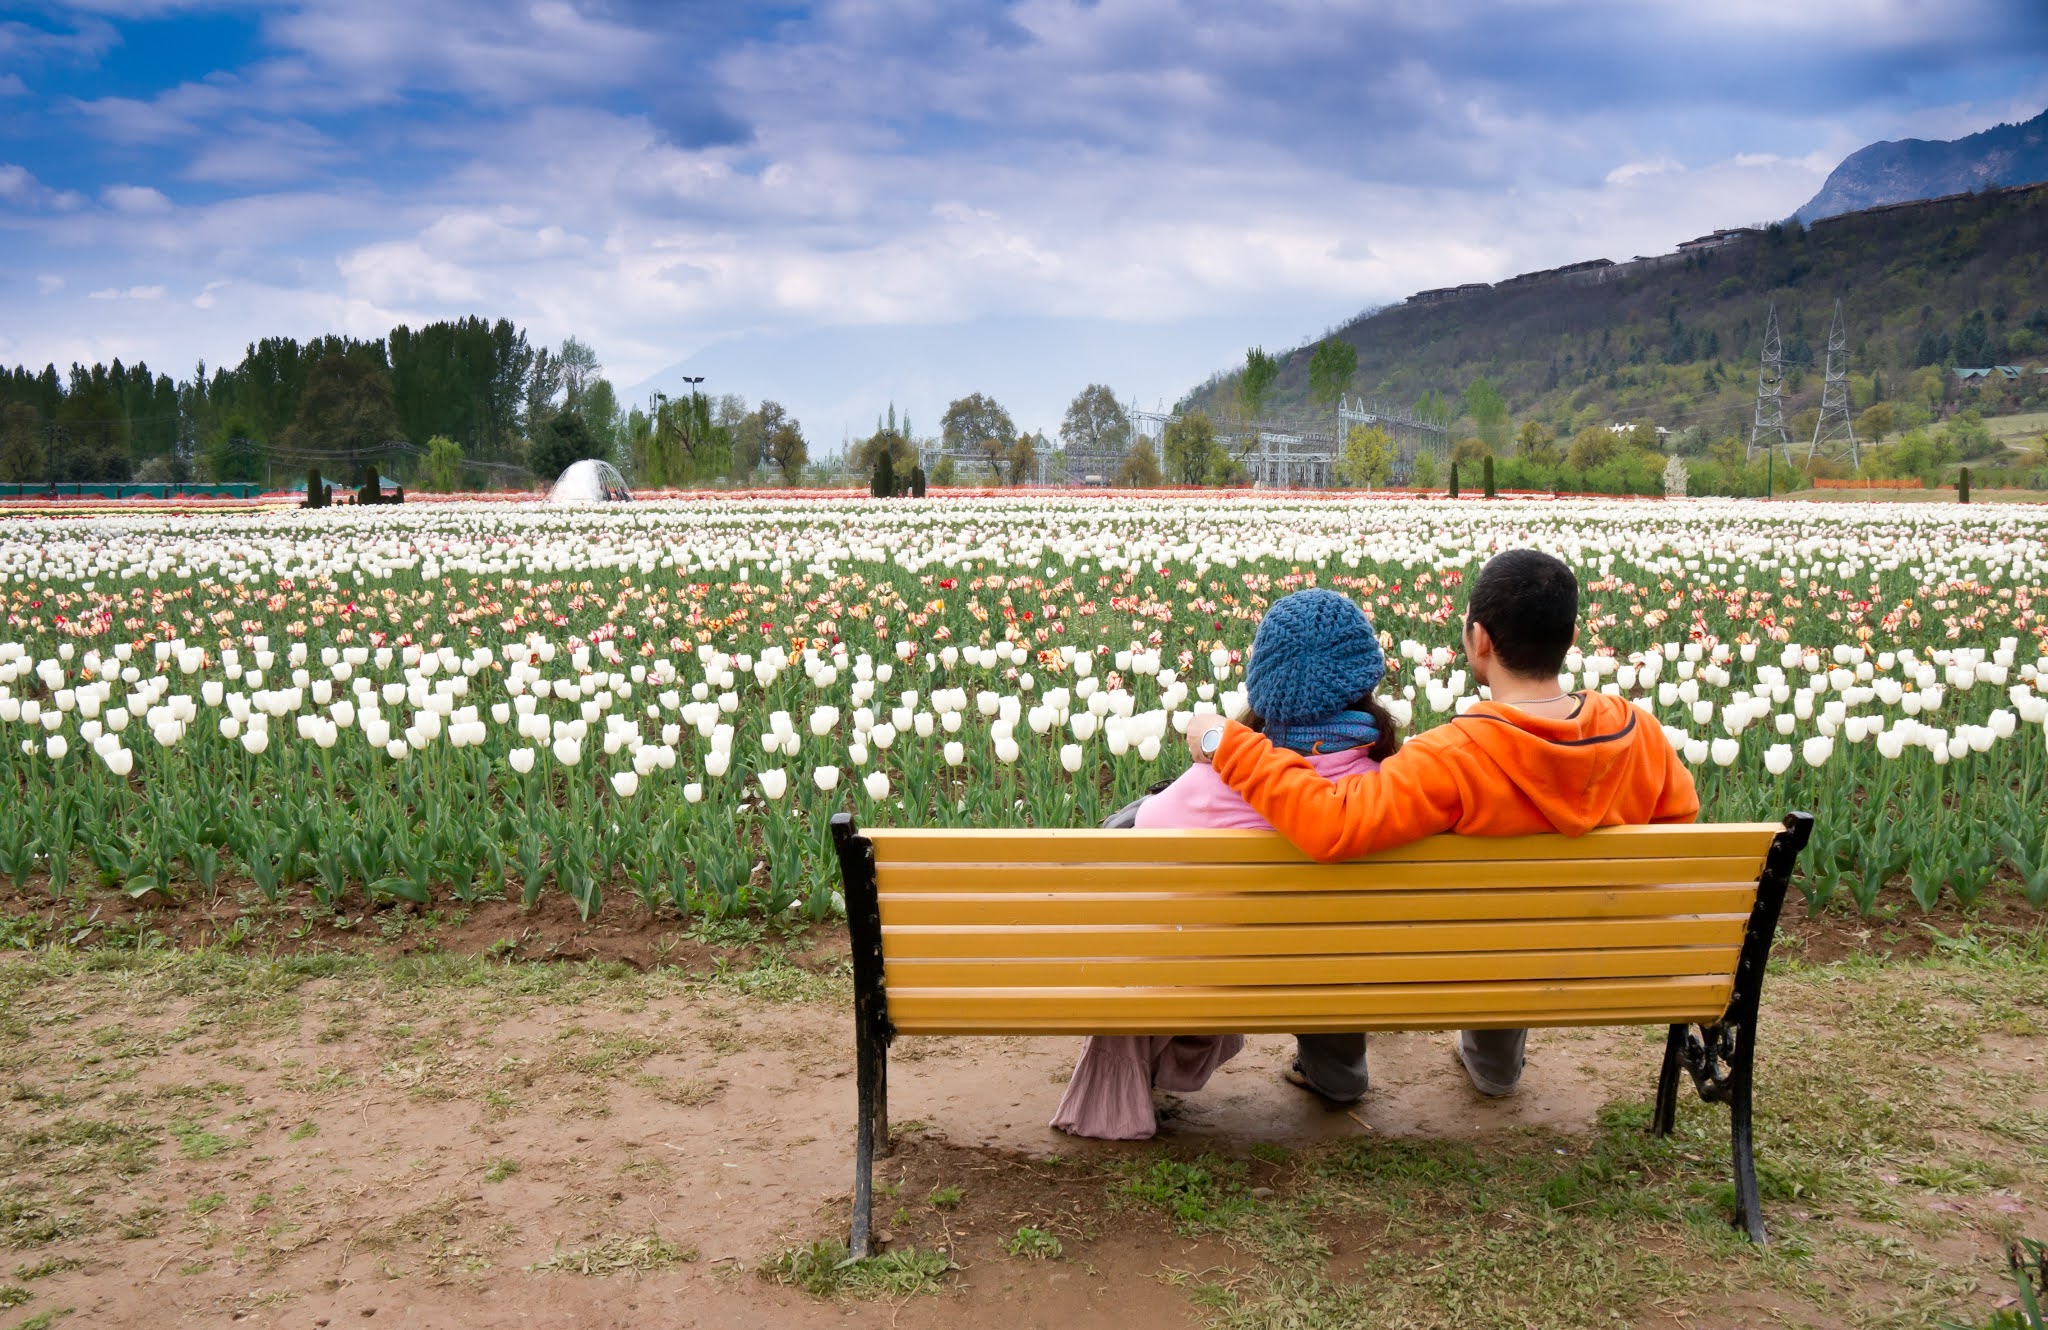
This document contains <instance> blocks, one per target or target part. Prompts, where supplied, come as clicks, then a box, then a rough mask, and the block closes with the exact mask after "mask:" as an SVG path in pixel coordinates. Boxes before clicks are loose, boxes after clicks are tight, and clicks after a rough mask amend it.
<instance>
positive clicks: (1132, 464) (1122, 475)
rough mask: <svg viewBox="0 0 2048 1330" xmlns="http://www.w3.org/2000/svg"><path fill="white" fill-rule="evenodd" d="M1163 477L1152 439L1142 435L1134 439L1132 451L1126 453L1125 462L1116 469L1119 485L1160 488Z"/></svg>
mask: <svg viewBox="0 0 2048 1330" xmlns="http://www.w3.org/2000/svg"><path fill="white" fill-rule="evenodd" d="M1163 479H1164V477H1163V476H1162V475H1161V474H1160V471H1159V455H1158V454H1157V453H1155V452H1153V451H1152V440H1150V439H1147V438H1142V437H1141V438H1138V439H1135V440H1133V441H1132V443H1131V447H1130V451H1128V452H1126V453H1125V454H1124V460H1123V463H1122V464H1121V465H1120V466H1118V467H1117V469H1116V483H1117V485H1118V487H1120V488H1122V489H1128V490H1150V489H1158V488H1159V485H1160V482H1161V481H1162V480H1163Z"/></svg>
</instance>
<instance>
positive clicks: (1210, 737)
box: [1202, 725, 1223, 762]
mask: <svg viewBox="0 0 2048 1330" xmlns="http://www.w3.org/2000/svg"><path fill="white" fill-rule="evenodd" d="M1222 746H1223V727H1222V726H1221V725H1218V726H1217V727H1216V728H1215V729H1213V730H1209V731H1207V732H1205V733H1204V734H1203V735H1202V760H1203V761H1204V762H1213V761H1215V760H1216V750H1217V749H1219V748H1221V747H1222Z"/></svg>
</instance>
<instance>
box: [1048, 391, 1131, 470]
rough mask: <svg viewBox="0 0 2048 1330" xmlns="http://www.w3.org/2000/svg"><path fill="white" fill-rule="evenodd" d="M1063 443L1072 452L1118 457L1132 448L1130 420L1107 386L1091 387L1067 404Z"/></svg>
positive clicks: (1063, 426)
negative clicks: (1107, 454)
mask: <svg viewBox="0 0 2048 1330" xmlns="http://www.w3.org/2000/svg"><path fill="white" fill-rule="evenodd" d="M1060 443H1061V445H1062V446H1064V447H1065V448H1066V449H1067V450H1068V451H1070V452H1077V453H1109V454H1112V455H1114V454H1117V453H1121V452H1123V451H1124V449H1126V448H1128V447H1130V443H1131V416H1130V413H1129V412H1128V411H1126V410H1124V408H1123V404H1122V403H1120V402H1118V401H1117V400H1116V393H1115V392H1113V391H1112V390H1111V389H1110V387H1109V385H1108V384H1106V383H1091V384H1089V385H1088V386H1087V387H1086V388H1083V389H1082V390H1081V391H1080V392H1078V393H1075V394H1074V400H1073V401H1071V402H1069V403H1067V415H1066V419H1064V420H1062V421H1061V422H1060Z"/></svg>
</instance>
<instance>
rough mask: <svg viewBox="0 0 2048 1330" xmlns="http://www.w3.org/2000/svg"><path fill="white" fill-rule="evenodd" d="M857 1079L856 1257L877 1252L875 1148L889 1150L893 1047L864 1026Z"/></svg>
mask: <svg viewBox="0 0 2048 1330" xmlns="http://www.w3.org/2000/svg"><path fill="white" fill-rule="evenodd" d="M855 1042H856V1045H857V1048H858V1054H857V1058H858V1061H857V1064H856V1066H855V1068H854V1080H855V1084H856V1086H857V1092H858V1094H859V1096H860V1125H859V1127H858V1129H857V1130H856V1132H855V1137H854V1164H853V1167H854V1173H853V1234H852V1236H851V1238H850V1239H849V1240H848V1242H847V1244H846V1248H847V1251H848V1252H849V1253H850V1254H851V1255H853V1256H855V1257H867V1256H872V1255H874V1254H875V1253H874V1238H873V1230H874V1211H875V1151H876V1147H877V1145H879V1146H880V1148H881V1152H882V1153H883V1154H885V1155H886V1154H887V1153H888V1152H889V1047H888V1045H887V1044H886V1043H884V1042H883V1041H882V1040H880V1039H877V1038H875V1037H874V1036H873V1035H872V1034H871V1033H870V1032H869V1031H867V1030H866V1029H862V1030H861V1031H860V1032H859V1033H858V1035H857V1036H856V1037H855Z"/></svg>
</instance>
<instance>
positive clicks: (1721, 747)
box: [1713, 739, 1742, 767]
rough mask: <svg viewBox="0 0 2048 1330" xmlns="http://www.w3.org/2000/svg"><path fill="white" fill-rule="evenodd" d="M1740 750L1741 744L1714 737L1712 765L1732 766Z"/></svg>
mask: <svg viewBox="0 0 2048 1330" xmlns="http://www.w3.org/2000/svg"><path fill="white" fill-rule="evenodd" d="M1741 752H1742V745H1741V744H1740V743H1738V742H1736V741H1735V740H1733V739H1716V740H1714V752H1713V757H1714V765H1715V766H1717V767H1730V766H1734V765H1735V759H1736V758H1737V757H1738V756H1739V755H1740V754H1741Z"/></svg>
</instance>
